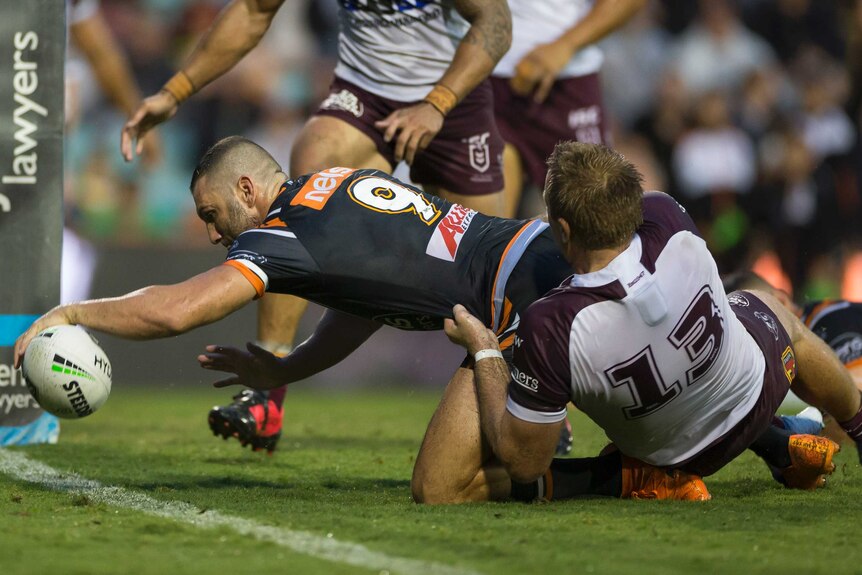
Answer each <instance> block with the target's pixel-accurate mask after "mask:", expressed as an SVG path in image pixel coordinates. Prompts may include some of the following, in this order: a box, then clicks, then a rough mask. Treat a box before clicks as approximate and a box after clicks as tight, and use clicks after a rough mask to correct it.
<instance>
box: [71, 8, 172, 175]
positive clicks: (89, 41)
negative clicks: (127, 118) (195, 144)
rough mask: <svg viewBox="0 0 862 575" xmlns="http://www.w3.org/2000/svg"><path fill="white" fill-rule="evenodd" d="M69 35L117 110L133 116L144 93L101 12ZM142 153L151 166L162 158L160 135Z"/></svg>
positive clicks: (145, 143) (146, 142) (146, 143)
mask: <svg viewBox="0 0 862 575" xmlns="http://www.w3.org/2000/svg"><path fill="white" fill-rule="evenodd" d="M69 36H70V37H71V40H72V42H73V43H74V44H75V46H77V47H78V48H79V49H80V50H81V52H82V53H83V54H84V57H85V58H86V59H87V62H88V63H89V64H90V67H91V68H92V70H93V73H94V74H95V76H96V80H97V81H98V82H99V87H101V89H102V91H103V92H104V93H105V95H107V96H108V98H110V100H111V101H112V102H113V103H114V105H115V106H117V108H119V109H120V110H122V111H123V112H124V113H125V114H127V115H131V114H132V112H134V111H135V108H137V106H138V103H139V102H140V101H141V93H140V90H139V89H138V84H137V82H135V79H134V76H133V75H132V70H131V68H130V66H129V62H128V60H127V59H126V58H125V57H124V55H123V52H122V50H121V49H120V47H119V46H118V45H117V42H116V41H115V40H114V36H113V34H112V33H111V30H110V28H109V27H108V25H107V23H106V22H105V19H104V18H103V17H102V15H101V13H100V12H96V13H95V14H94V15H93V16H91V17H90V18H87V19H85V20H81V21H79V22H75V23H74V24H72V25H71V26H70V27H69ZM142 151H143V153H144V159H145V160H146V161H147V163H148V164H150V165H152V164H155V163H156V162H158V161H159V160H160V159H161V155H162V153H161V142H160V141H159V139H158V136H157V134H155V133H153V134H150V136H149V137H148V138H147V139H146V140H144V141H143V150H142Z"/></svg>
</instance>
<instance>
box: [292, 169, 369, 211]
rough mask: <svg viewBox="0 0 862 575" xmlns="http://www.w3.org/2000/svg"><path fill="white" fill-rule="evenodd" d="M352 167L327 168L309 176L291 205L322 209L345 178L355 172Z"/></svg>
mask: <svg viewBox="0 0 862 575" xmlns="http://www.w3.org/2000/svg"><path fill="white" fill-rule="evenodd" d="M355 171H356V170H354V169H351V168H327V169H326V170H323V171H322V172H317V173H316V174H314V175H312V176H311V177H310V178H308V181H306V182H305V185H304V186H302V188H300V190H299V191H298V192H297V193H296V195H295V196H293V199H292V200H290V205H291V206H305V207H306V208H311V209H313V210H318V211H319V210H322V209H323V208H324V207H325V206H326V202H328V201H329V198H330V197H332V194H333V193H334V192H335V190H337V189H338V186H340V185H341V184H342V182H344V178H346V177H347V176H349V175H350V174H352V173H353V172H355Z"/></svg>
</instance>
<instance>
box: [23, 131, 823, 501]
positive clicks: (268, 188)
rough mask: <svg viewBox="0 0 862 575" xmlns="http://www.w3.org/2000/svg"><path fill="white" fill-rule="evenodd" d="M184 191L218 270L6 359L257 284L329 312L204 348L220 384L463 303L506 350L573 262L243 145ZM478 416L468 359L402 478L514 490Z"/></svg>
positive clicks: (239, 300) (107, 309) (334, 352)
mask: <svg viewBox="0 0 862 575" xmlns="http://www.w3.org/2000/svg"><path fill="white" fill-rule="evenodd" d="M191 187H192V195H193V197H194V200H195V206H196V208H197V211H198V214H199V215H200V217H201V218H202V219H203V220H204V222H206V225H207V232H208V234H209V238H210V240H211V241H212V242H213V244H221V245H224V246H229V251H228V256H227V261H226V262H225V265H221V266H219V267H217V268H215V269H212V270H210V271H208V272H206V273H203V274H200V275H198V276H196V277H193V278H191V279H190V280H187V281H185V282H182V283H180V284H176V285H170V286H150V287H148V288H144V289H142V290H138V291H136V292H133V293H130V294H127V295H125V296H123V297H119V298H110V299H103V300H95V301H87V302H79V303H74V304H68V305H64V306H59V307H57V308H55V309H53V310H51V311H50V312H48V313H47V314H45V315H44V316H43V317H42V318H40V319H39V320H37V321H36V322H35V323H34V324H33V325H32V326H31V327H30V328H29V329H28V330H27V332H25V333H24V334H23V335H22V336H21V337H20V338H19V340H18V341H17V342H16V345H15V361H16V365H20V362H21V359H22V357H23V354H24V352H25V351H26V348H27V345H28V343H29V341H30V340H31V339H32V338H33V336H34V335H35V334H37V333H38V332H39V331H41V330H43V329H45V328H47V327H50V326H52V325H58V324H68V323H77V324H81V325H84V326H87V327H91V328H94V329H98V330H101V331H105V332H108V333H112V334H115V335H119V336H122V337H127V338H130V339H151V338H157V337H167V336H170V335H175V334H178V333H183V332H185V331H188V330H190V329H193V328H194V327H197V326H200V325H203V324H206V323H211V322H213V321H216V320H218V319H220V318H222V317H224V316H226V315H228V314H229V313H231V312H233V311H234V310H236V309H239V308H240V307H242V306H243V305H245V304H247V303H248V302H250V301H252V300H253V299H255V298H256V297H259V296H261V295H262V294H263V293H264V291H267V290H268V291H272V292H277V293H292V294H296V295H299V296H302V297H305V298H308V299H311V300H313V301H317V302H319V303H321V304H322V305H325V306H327V307H328V308H329V310H328V311H327V312H326V314H325V315H324V317H323V318H322V319H321V321H320V323H319V325H318V327H317V329H316V330H315V332H314V334H313V335H312V336H311V337H310V338H309V339H308V340H306V341H305V342H304V343H303V344H302V345H300V346H298V347H297V349H296V350H294V351H293V353H291V354H290V355H288V356H287V357H285V358H281V359H279V358H277V357H276V356H274V355H272V354H270V353H268V352H266V351H265V350H263V349H261V348H260V347H258V346H255V345H253V344H250V345H249V351H248V352H242V351H240V350H236V349H233V348H222V347H217V346H212V347H209V348H208V350H207V353H206V354H204V355H202V356H201V357H200V358H199V361H200V362H201V364H202V365H203V366H204V367H206V368H209V369H220V370H226V371H232V372H233V373H234V374H235V376H232V377H229V378H227V379H225V380H222V381H220V382H218V383H217V385H219V386H225V385H231V384H234V383H243V384H246V385H249V386H251V387H255V388H259V389H270V388H274V387H279V386H283V385H284V384H286V383H289V382H291V381H296V380H299V379H302V378H305V377H308V376H310V375H312V374H314V373H317V372H319V371H321V370H324V369H326V368H327V367H329V366H331V365H334V364H335V363H337V362H338V361H340V360H341V359H342V358H344V357H346V356H347V355H348V354H350V353H351V352H352V351H353V350H355V349H356V348H358V347H359V346H360V345H361V344H362V343H363V342H364V341H365V340H366V339H367V338H368V337H369V336H370V335H371V334H372V333H373V332H374V331H376V330H377V329H378V328H379V327H380V325H382V324H389V325H392V326H394V327H398V328H401V329H426V330H427V329H439V328H441V327H442V325H443V321H444V319H445V318H446V317H449V316H450V314H451V309H452V306H454V305H455V304H456V303H458V302H461V303H463V304H464V305H465V306H466V308H467V309H469V311H470V313H471V314H472V315H473V316H474V317H476V318H481V319H480V320H478V321H481V322H482V325H484V326H486V327H487V328H488V329H489V330H492V331H493V333H494V334H495V337H497V338H498V339H499V348H500V349H502V350H503V351H504V353H507V354H508V353H509V350H510V349H511V346H512V344H513V343H514V342H515V341H516V340H515V336H514V329H515V327H516V326H517V325H518V323H519V321H520V317H521V313H522V312H523V310H524V309H526V307H527V305H529V304H530V303H531V302H533V301H535V300H536V299H538V298H539V297H541V295H542V294H544V293H545V292H546V291H547V290H549V289H551V288H553V287H555V286H557V285H559V283H560V281H561V280H562V279H563V278H565V277H566V276H567V275H568V274H569V273H570V269H571V268H570V267H569V264H568V262H566V261H565V260H564V259H563V257H562V256H561V254H560V252H559V250H558V249H557V248H556V247H555V245H554V242H553V239H552V238H551V235H550V232H549V230H548V226H547V224H546V223H544V222H541V221H538V220H528V221H521V220H506V219H500V218H492V217H489V216H485V215H482V214H480V213H477V212H475V211H474V210H469V209H467V208H464V207H462V206H460V205H457V204H450V203H448V202H445V201H443V200H441V199H439V198H436V197H434V196H430V195H426V194H423V193H421V192H419V191H418V190H416V189H414V188H411V187H409V186H405V185H403V184H401V183H400V182H398V181H397V180H395V179H393V178H392V177H390V176H388V175H386V174H384V173H383V172H379V171H376V170H353V169H349V168H330V169H327V170H324V171H321V172H317V173H315V174H311V175H308V176H304V177H302V178H299V179H296V180H289V179H288V178H287V175H286V174H284V173H283V171H282V170H281V168H280V167H279V165H278V164H277V163H276V162H275V160H274V159H273V158H272V157H271V156H270V155H269V154H268V153H267V152H266V151H265V150H263V149H262V148H260V147H259V146H257V145H256V144H254V143H252V142H250V141H248V140H245V139H244V138H239V137H233V138H228V139H226V140H223V141H221V142H219V143H218V144H216V145H215V146H214V147H213V148H212V149H210V151H208V152H207V153H206V154H205V155H204V157H203V158H202V159H201V161H200V163H199V165H198V168H197V169H196V170H195V173H194V176H193V178H192V186H191ZM393 237H396V238H398V241H397V242H393V241H392V238H393ZM477 414H478V411H477V406H476V391H475V386H474V382H473V368H472V364H471V363H469V362H467V363H465V364H464V365H463V366H462V367H461V368H459V369H458V370H457V371H456V373H455V375H454V376H453V378H452V380H451V381H450V383H449V385H448V386H447V388H446V391H445V393H444V396H443V399H442V400H441V403H440V406H439V407H438V409H437V411H436V412H435V414H434V416H433V418H432V420H431V423H430V424H429V426H428V431H427V432H426V435H425V439H424V440H423V443H422V448H421V450H420V453H419V456H418V457H417V461H416V466H415V468H414V475H413V481H412V489H413V495H414V498H415V499H416V500H417V501H421V502H427V503H443V502H447V503H453V502H459V501H468V500H481V499H501V498H506V497H508V496H509V495H510V493H511V492H512V484H511V482H510V480H509V477H508V475H507V474H506V473H505V471H504V470H503V469H502V468H501V467H500V466H499V464H498V463H497V462H496V460H495V458H494V456H493V455H492V452H491V451H489V449H488V447H487V442H486V440H485V439H484V438H483V433H482V430H481V429H480V422H479V419H478V417H477ZM224 423H228V424H230V423H231V422H230V421H221V422H220V424H222V425H223V424H224ZM259 423H261V424H262V423H263V422H259ZM240 424H243V422H239V423H237V425H240ZM252 424H253V425H254V424H255V422H252ZM784 449H785V453H786V444H785V445H784ZM799 450H800V452H804V451H805V448H804V447H801V448H800V449H799ZM780 463H781V462H780V460H778V461H776V462H775V464H776V465H779V464H780ZM810 467H811V466H810V465H808V466H807V467H805V470H806V471H810V470H811V469H810ZM651 469H653V468H651V467H650V466H648V465H646V464H644V465H640V464H637V465H632V466H631V467H630V468H629V470H628V472H627V473H628V475H626V477H628V480H627V481H628V482H629V483H630V484H634V483H638V484H639V485H640V483H639V482H641V481H653V480H655V478H656V477H659V478H660V476H657V475H656V474H655V473H654V472H651V471H650V470H651ZM816 471H818V472H819V471H820V467H817V468H816ZM644 488H646V486H644ZM675 495H678V494H677V493H675V492H672V491H671V492H665V493H663V494H662V496H663V497H673V496H675Z"/></svg>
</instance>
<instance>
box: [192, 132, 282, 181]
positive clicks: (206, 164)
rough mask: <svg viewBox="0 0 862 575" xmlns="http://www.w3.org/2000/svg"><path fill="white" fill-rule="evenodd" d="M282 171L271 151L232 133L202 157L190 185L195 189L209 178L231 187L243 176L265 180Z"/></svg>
mask: <svg viewBox="0 0 862 575" xmlns="http://www.w3.org/2000/svg"><path fill="white" fill-rule="evenodd" d="M281 171H282V169H281V166H280V165H279V164H278V162H276V161H275V158H273V157H272V156H271V155H270V153H269V152H267V151H266V150H264V149H263V148H261V147H260V146H258V145H257V144H255V143H254V142H252V141H251V140H249V139H248V138H243V137H242V136H229V137H227V138H224V139H222V140H219V141H218V142H216V143H215V144H213V146H212V147H211V148H210V149H209V150H207V151H206V153H205V154H204V155H203V156H202V157H201V159H200V161H199V162H198V165H197V167H196V168H195V171H194V173H193V174H192V181H191V184H190V185H189V188H190V189H191V191H192V192H194V190H195V186H197V184H198V182H199V181H200V180H201V179H202V178H206V180H207V182H209V183H217V184H218V185H220V186H226V187H227V189H232V188H233V185H234V184H235V183H236V182H237V180H238V179H239V177H240V176H249V177H252V178H253V179H255V180H256V181H258V182H266V181H267V180H268V179H269V178H271V177H272V175H273V174H275V173H278V172H281Z"/></svg>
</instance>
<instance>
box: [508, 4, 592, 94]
mask: <svg viewBox="0 0 862 575" xmlns="http://www.w3.org/2000/svg"><path fill="white" fill-rule="evenodd" d="M592 8H593V0H509V10H511V12H512V46H511V47H510V48H509V51H508V52H506V53H505V54H504V55H503V57H502V58H501V59H500V61H499V62H498V63H497V67H496V68H495V69H494V74H493V75H494V76H496V77H499V78H511V77H512V76H514V75H515V66H517V65H518V62H520V61H521V60H522V59H523V58H524V56H526V55H527V54H528V53H529V52H531V51H532V50H533V48H535V47H536V46H538V45H539V44H547V43H548V42H552V41H554V40H556V39H557V38H559V37H560V36H562V35H563V34H564V33H565V32H566V31H567V30H568V29H569V28H571V27H572V26H574V25H575V24H577V23H578V22H580V21H581V20H583V19H584V17H585V16H586V15H587V14H589V12H590V10H592ZM603 60H604V55H603V54H602V51H601V49H599V47H598V46H596V45H595V44H590V45H589V46H585V47H583V48H581V49H580V50H578V51H577V52H575V54H574V55H573V56H572V58H571V60H569V63H568V64H566V67H565V68H563V69H562V70H561V71H560V73H559V74H558V75H557V77H558V78H573V77H576V76H586V75H588V74H595V73H596V72H598V71H599V70H600V69H601V67H602V61H603Z"/></svg>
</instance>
